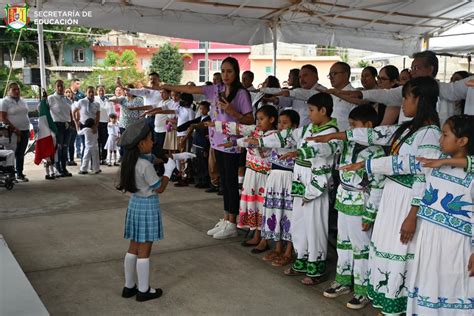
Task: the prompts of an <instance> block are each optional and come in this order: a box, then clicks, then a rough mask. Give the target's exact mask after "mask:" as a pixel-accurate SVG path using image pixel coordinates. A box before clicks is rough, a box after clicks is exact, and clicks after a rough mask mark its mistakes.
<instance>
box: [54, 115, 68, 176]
mask: <svg viewBox="0 0 474 316" xmlns="http://www.w3.org/2000/svg"><path fill="white" fill-rule="evenodd" d="M54 124H55V125H56V129H57V130H58V131H57V133H56V153H57V154H58V158H57V159H58V160H57V161H56V169H57V170H58V172H59V173H64V172H66V162H67V151H68V145H69V138H70V135H69V127H68V128H66V123H64V122H54ZM67 124H69V123H67Z"/></svg>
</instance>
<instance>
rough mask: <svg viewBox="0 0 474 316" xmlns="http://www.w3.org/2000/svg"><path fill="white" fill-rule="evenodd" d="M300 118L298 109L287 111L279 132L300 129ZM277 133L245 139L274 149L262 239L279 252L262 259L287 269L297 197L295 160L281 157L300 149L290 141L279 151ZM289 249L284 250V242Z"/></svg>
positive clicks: (250, 144) (281, 118) (283, 113)
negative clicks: (271, 243)
mask: <svg viewBox="0 0 474 316" xmlns="http://www.w3.org/2000/svg"><path fill="white" fill-rule="evenodd" d="M299 122H300V116H299V114H298V112H296V111H294V110H284V111H282V112H281V113H280V116H279V117H278V130H279V131H280V132H281V131H283V130H288V129H290V130H293V129H296V128H298V125H299ZM282 141H284V140H282V139H280V138H279V135H278V134H277V133H272V134H270V135H268V136H264V137H262V138H250V137H249V138H247V139H245V140H244V142H245V144H247V146H248V147H264V148H272V152H271V155H270V163H271V166H272V167H271V171H270V175H269V176H268V179H267V183H266V185H265V202H264V204H263V223H262V233H261V234H262V240H264V242H265V243H267V242H268V240H273V241H275V249H274V250H272V251H270V252H269V253H267V254H266V255H265V256H264V257H263V258H262V259H263V260H264V261H269V262H272V265H273V266H278V267H281V266H286V265H288V264H290V263H291V262H292V261H293V244H292V242H291V232H290V229H291V220H292V217H293V216H292V210H293V196H292V195H291V185H292V181H293V167H294V164H295V160H294V159H292V158H291V159H288V160H282V159H280V157H281V156H283V155H285V154H286V153H288V152H290V151H294V150H295V149H296V143H292V142H291V141H288V143H287V144H286V148H278V147H280V146H281V142H282ZM284 241H286V249H285V250H283V246H284V245H283V242H284Z"/></svg>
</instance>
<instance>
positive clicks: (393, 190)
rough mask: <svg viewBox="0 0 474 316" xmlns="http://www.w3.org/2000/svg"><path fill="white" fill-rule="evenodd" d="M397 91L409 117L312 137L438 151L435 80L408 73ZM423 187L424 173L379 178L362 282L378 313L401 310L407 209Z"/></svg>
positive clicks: (404, 151) (402, 151)
mask: <svg viewBox="0 0 474 316" xmlns="http://www.w3.org/2000/svg"><path fill="white" fill-rule="evenodd" d="M402 92H403V97H404V98H403V107H402V109H403V113H404V114H405V116H407V117H409V118H412V119H411V120H410V121H407V122H404V123H403V124H401V125H395V126H379V127H376V128H355V129H352V130H348V131H345V132H340V133H335V134H332V135H325V136H323V137H316V139H314V141H317V142H326V141H330V140H334V139H340V140H348V141H349V142H355V143H358V144H361V145H365V146H367V145H374V144H375V145H381V146H390V148H391V154H392V155H416V156H424V157H431V158H433V157H439V155H440V151H439V137H440V134H441V133H440V129H439V117H438V113H437V111H436V103H437V101H438V95H439V86H438V83H437V82H436V80H434V79H433V78H429V77H419V78H414V79H411V80H410V81H409V82H407V83H406V84H405V85H404V86H403V91H402ZM424 189H425V181H424V176H418V175H417V176H413V175H393V176H388V177H387V178H386V179H385V185H384V189H383V193H382V198H381V201H380V207H379V209H378V212H377V220H376V221H375V223H374V227H373V232H372V238H371V243H370V251H369V272H368V273H369V278H368V279H369V282H368V287H367V295H368V297H369V298H370V299H371V300H372V304H373V306H374V307H376V308H380V309H381V310H382V313H383V314H402V313H405V310H406V303H407V294H408V293H407V290H406V282H405V281H406V278H407V272H408V270H409V269H410V265H411V264H412V262H413V257H414V255H413V253H414V251H415V249H414V248H415V245H414V243H413V242H410V241H411V238H412V236H413V233H414V228H413V226H412V225H411V222H410V216H411V215H410V214H412V213H413V212H416V210H417V209H418V205H419V204H420V200H421V198H422V196H423V191H424ZM415 214H416V213H415Z"/></svg>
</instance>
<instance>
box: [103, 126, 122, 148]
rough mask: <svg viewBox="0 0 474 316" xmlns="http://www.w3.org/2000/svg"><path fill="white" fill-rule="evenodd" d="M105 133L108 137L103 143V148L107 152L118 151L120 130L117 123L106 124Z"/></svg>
mask: <svg viewBox="0 0 474 316" xmlns="http://www.w3.org/2000/svg"><path fill="white" fill-rule="evenodd" d="M107 132H108V133H109V137H108V138H107V142H106V143H105V146H104V148H105V149H106V150H109V151H115V150H117V149H118V145H117V142H118V138H119V134H120V128H119V125H118V123H116V124H112V123H109V124H107Z"/></svg>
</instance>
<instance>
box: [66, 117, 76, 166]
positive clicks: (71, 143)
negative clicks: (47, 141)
mask: <svg viewBox="0 0 474 316" xmlns="http://www.w3.org/2000/svg"><path fill="white" fill-rule="evenodd" d="M76 137H77V131H76V126H75V125H74V123H71V124H70V126H69V145H68V147H69V148H68V152H69V157H68V160H69V161H74V151H75V148H76V147H75V146H76Z"/></svg>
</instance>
